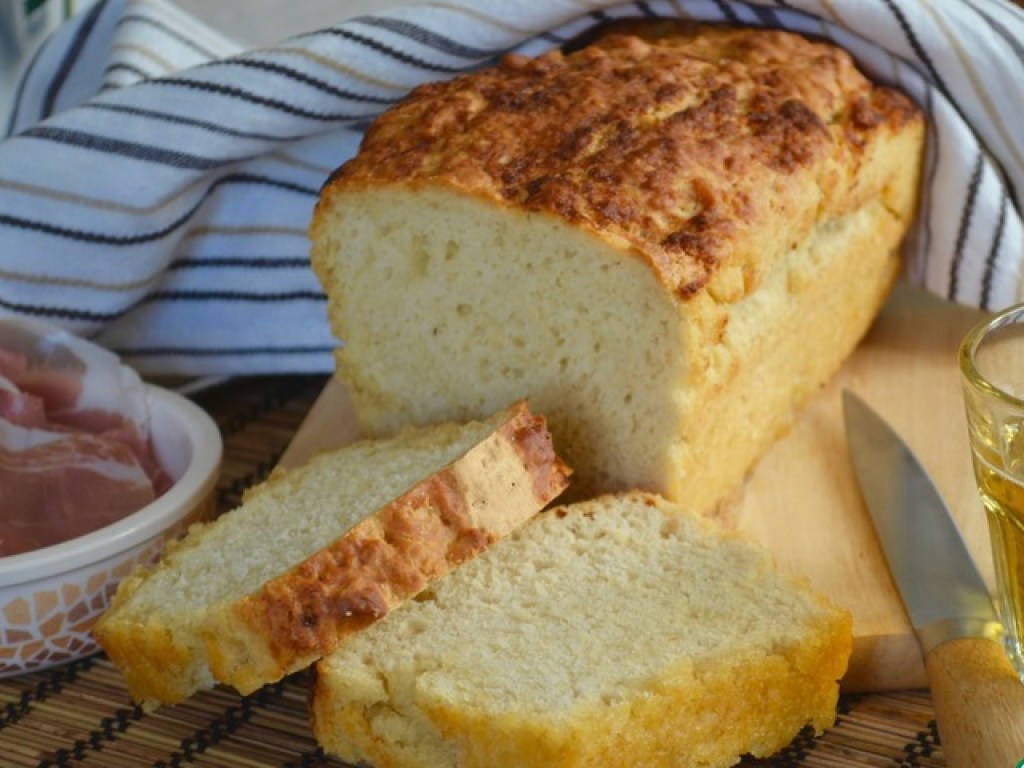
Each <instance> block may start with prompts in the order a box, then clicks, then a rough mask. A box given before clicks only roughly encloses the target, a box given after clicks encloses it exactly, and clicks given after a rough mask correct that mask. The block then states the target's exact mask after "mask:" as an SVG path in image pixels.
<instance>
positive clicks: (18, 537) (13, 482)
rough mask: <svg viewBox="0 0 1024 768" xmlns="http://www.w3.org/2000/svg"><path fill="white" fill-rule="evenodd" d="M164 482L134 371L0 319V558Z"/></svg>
mask: <svg viewBox="0 0 1024 768" xmlns="http://www.w3.org/2000/svg"><path fill="white" fill-rule="evenodd" d="M170 484H171V480H170V478H169V477H168V476H167V474H166V473H165V472H164V471H163V470H162V469H161V467H160V465H159V463H158V462H157V461H156V458H155V457H154V456H153V454H152V450H151V448H150V441H149V420H148V411H147V407H146V399H145V387H144V386H143V384H142V381H141V380H140V379H139V377H138V375H137V374H136V373H135V372H134V371H132V370H131V369H129V368H126V367H125V366H123V365H121V363H120V361H119V360H118V359H117V357H116V356H114V355H112V354H110V353H109V352H107V351H105V350H102V349H100V348H98V347H95V346H93V345H91V344H89V343H87V342H84V341H82V340H81V339H77V338H75V337H74V336H71V335H70V334H67V333H66V332H63V331H60V330H56V329H52V328H50V327H48V326H45V325H42V324H39V323H34V322H31V321H25V320H21V319H10V320H0V556H5V555H13V554H19V553H21V552H26V551H30V550H32V549H36V548H39V547H45V546H50V545H52V544H57V543H59V542H62V541H66V540H68V539H71V538H74V537H76V536H81V535H83V534H86V533H89V532H92V531H94V530H97V529H99V528H101V527H103V526H105V525H108V524H110V523H112V522H115V521H116V520H119V519H121V518H122V517H124V516H126V515H128V514H131V513H132V512H135V511H137V510H138V509H140V508H141V507H143V506H145V505H146V504H148V503H149V502H151V501H152V500H153V499H154V498H156V497H157V496H159V495H160V494H161V493H163V492H164V491H165V490H166V489H167V488H168V487H169V486H170Z"/></svg>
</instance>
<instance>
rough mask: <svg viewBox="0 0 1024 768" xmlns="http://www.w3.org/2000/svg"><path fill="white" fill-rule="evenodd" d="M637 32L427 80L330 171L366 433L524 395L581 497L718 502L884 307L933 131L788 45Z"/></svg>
mask: <svg viewBox="0 0 1024 768" xmlns="http://www.w3.org/2000/svg"><path fill="white" fill-rule="evenodd" d="M631 32H632V33H633V34H630V35H622V34H615V35H609V36H606V37H604V38H602V39H600V40H598V41H597V42H596V43H594V44H592V45H590V46H587V47H584V48H583V49H581V50H579V51H578V52H575V53H572V54H570V55H563V54H562V53H559V52H553V53H549V54H545V55H543V56H540V57H539V58H536V59H533V60H528V59H526V58H523V57H520V56H508V57H506V58H505V59H504V60H503V61H502V62H501V64H500V66H498V67H495V68H493V69H488V70H485V71H481V72H478V73H474V74H471V75H468V76H464V77H459V78H456V79H455V80H452V81H450V82H443V83H436V84H430V85H426V86H423V87H421V88H418V89H417V90H416V91H414V92H413V93H412V94H411V95H410V96H409V97H408V98H407V99H406V100H405V101H403V102H402V103H400V104H399V105H398V106H396V107H395V108H393V109H392V110H390V111H389V112H387V113H385V114H384V115H382V116H381V117H380V118H379V119H378V120H377V121H376V122H375V123H374V124H373V125H372V127H371V128H370V129H369V131H368V132H367V134H366V137H365V140H364V142H363V145H362V147H361V149H360V151H359V153H358V154H357V156H356V157H354V158H353V159H352V160H350V161H349V162H347V163H346V164H345V165H343V166H342V167H341V168H340V169H338V170H337V171H336V172H335V173H334V174H333V176H332V178H331V179H330V180H329V181H328V183H327V184H326V185H325V187H324V189H323V192H322V194H321V197H320V200H319V203H318V205H317V207H316V211H315V214H314V217H313V221H312V224H311V229H310V234H311V238H312V242H313V248H312V259H313V265H314V268H315V269H316V271H317V274H318V275H319V277H320V279H321V282H322V284H323V286H324V289H325V291H326V293H327V295H328V298H329V313H330V318H331V321H332V325H333V328H334V331H335V333H336V335H337V336H338V337H339V338H340V339H342V340H343V341H344V348H343V349H341V351H340V352H339V355H338V360H337V363H338V371H339V374H340V376H341V377H342V379H343V380H344V382H345V383H346V385H347V386H348V388H349V390H350V393H351V396H352V399H353V402H354V405H355V408H356V411H357V416H358V420H359V422H360V424H361V426H362V428H363V429H364V430H365V432H366V433H367V434H371V435H387V434H392V433H394V432H395V431H396V430H398V429H400V428H402V427H403V426H405V425H408V424H419V423H424V422H429V421H433V420H437V419H442V418H443V419H455V420H461V419H466V418H474V417H479V416H480V415H481V414H484V413H487V412H489V411H492V410H493V409H494V408H496V407H497V406H498V405H499V404H500V403H502V402H508V401H510V400H511V399H514V398H518V397H527V396H528V397H529V398H530V402H531V404H532V405H533V407H534V408H536V409H537V410H538V411H540V412H542V413H544V414H545V415H546V416H547V418H548V420H549V424H550V426H551V430H552V433H553V434H554V436H555V440H556V443H557V444H558V445H559V450H560V451H561V452H562V453H563V456H564V457H565V459H566V460H567V461H568V462H569V464H570V465H572V466H573V469H574V483H573V488H574V489H575V497H576V498H581V497H585V496H587V495H592V494H595V493H597V492H603V491H614V490H629V489H632V488H643V489H649V490H652V491H656V492H659V493H660V494H662V495H664V496H666V497H668V498H670V499H674V500H681V501H685V502H686V504H687V505H688V506H692V507H694V508H696V509H698V510H708V509H710V508H712V507H714V506H715V505H716V504H717V503H718V502H719V500H721V499H722V498H723V497H724V496H725V495H727V494H728V493H730V492H731V491H732V490H733V489H734V488H736V487H737V486H738V484H739V482H740V481H741V479H742V477H743V476H744V474H745V472H746V471H747V470H748V469H749V467H750V466H751V465H752V463H753V462H754V461H755V460H756V458H757V457H758V456H759V455H760V454H761V453H763V451H764V450H765V448H766V447H767V446H768V445H769V444H770V443H771V442H772V441H773V440H775V439H777V438H778V436H780V435H781V434H782V433H783V432H784V431H785V430H786V429H787V428H788V426H789V425H790V424H791V423H792V419H793V418H794V413H795V411H796V410H797V409H798V408H799V407H800V405H801V404H802V403H804V402H805V401H806V400H807V399H808V398H809V396H810V394H811V393H813V392H815V391H816V390H818V389H819V388H820V387H821V385H822V384H823V383H824V382H825V381H826V380H827V379H828V378H829V377H830V376H831V375H832V374H833V373H834V372H835V371H836V370H837V368H838V366H839V365H840V364H841V362H842V361H843V359H844V358H845V357H847V355H848V354H849V353H850V352H851V350H852V349H853V348H854V347H855V345H856V343H857V342H858V340H859V339H860V338H861V336H862V335H863V334H864V332H865V330H866V329H867V328H868V326H869V325H870V323H871V321H872V319H873V317H874V316H875V314H876V312H877V310H878V309H879V307H880V305H881V304H882V303H883V300H884V298H885V297H886V295H887V292H888V291H889V288H890V286H891V283H892V282H893V279H894V276H895V275H896V274H897V270H898V267H899V257H898V248H899V244H900V241H901V239H902V237H903V235H904V232H905V231H906V229H907V226H908V223H909V222H910V221H911V219H912V217H913V215H914V211H915V205H916V195H917V187H918V180H919V173H920V157H921V149H922V141H923V120H922V117H921V115H920V113H919V111H918V110H917V108H916V107H915V106H914V105H913V104H912V103H911V102H910V101H909V100H908V99H907V98H905V97H904V96H903V95H902V94H900V93H898V92H896V91H893V90H890V89H888V88H884V87H877V86H875V85H873V84H872V83H870V82H869V81H868V80H866V79H865V78H864V77H863V76H862V75H861V74H860V73H859V72H858V71H857V69H856V68H855V66H854V64H853V62H852V60H851V58H850V56H849V55H847V54H846V53H845V52H843V51H841V50H839V49H837V48H835V47H833V46H831V45H827V44H824V43H817V42H810V41H808V40H806V39H803V38H801V37H799V36H797V35H795V34H791V33H786V32H781V31H766V30H749V29H742V28H729V27H716V26H706V25H705V26H681V25H676V24H656V25H653V26H651V27H650V28H645V27H644V26H643V25H638V26H637V27H636V28H635V29H633V30H631Z"/></svg>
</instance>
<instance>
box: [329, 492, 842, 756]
mask: <svg viewBox="0 0 1024 768" xmlns="http://www.w3.org/2000/svg"><path fill="white" fill-rule="evenodd" d="M851 644H852V640H851V619H850V616H849V614H848V613H846V612H845V611H842V610H839V609H837V608H835V607H833V606H832V605H830V604H829V603H828V602H826V601H825V600H824V599H823V598H822V597H820V596H818V595H817V594H815V593H814V592H812V591H811V589H810V588H809V587H808V586H807V585H806V584H803V583H798V582H795V581H793V580H791V579H790V578H787V577H784V576H783V575H781V574H780V573H779V572H778V571H776V570H775V568H774V566H773V564H772V562H771V561H770V559H769V557H768V555H767V554H766V553H765V552H764V551H763V550H761V549H760V548H758V547H756V546H754V545H753V544H751V543H750V542H748V541H746V540H744V539H742V538H740V537H739V536H737V535H733V534H723V533H722V532H720V531H719V530H717V529H714V528H712V527H711V526H710V524H708V523H706V522H705V521H704V520H703V519H702V518H699V517H697V516H695V515H691V514H688V513H686V512H684V511H683V509H682V508H681V507H679V506H677V505H674V504H671V503H669V502H666V501H664V500H662V499H660V498H658V497H654V496H650V495H646V494H641V493H632V494H626V495H620V496H605V497H601V498H598V499H595V500H592V501H588V502H580V503H577V504H574V505H572V506H561V507H556V508H554V509H551V510H548V511H546V512H544V513H542V514H541V515H539V516H538V517H536V518H534V519H533V520H531V521H530V522H529V523H527V524H526V525H524V526H523V527H522V528H520V529H519V530H518V531H516V532H515V533H514V534H513V535H511V536H509V537H508V538H506V539H504V540H502V541H501V542H499V543H498V544H496V545H495V546H494V547H493V548H491V549H490V550H489V551H488V552H486V553H485V554H483V555H481V556H480V557H479V558H476V559H475V560H474V561H473V562H471V563H467V564H466V565H465V566H463V567H461V568H459V569H458V570H456V571H454V572H453V573H451V574H449V575H448V576H447V577H445V578H444V579H443V580H441V581H439V582H438V583H437V584H435V585H434V586H432V587H431V588H430V589H428V590H425V591H424V592H422V593H421V594H420V595H418V596H417V598H416V599H415V600H411V601H409V602H408V603H406V604H405V605H403V606H402V607H401V608H400V609H399V610H396V611H395V612H394V613H393V614H392V615H391V616H390V617H388V620H387V621H385V622H381V623H379V624H376V625H374V626H373V627H370V628H369V629H368V630H367V631H366V632H364V633H361V634H360V635H359V637H357V638H354V639H353V641H352V642H351V643H348V644H347V645H346V646H345V647H344V648H342V649H339V650H338V651H336V652H335V653H333V654H331V655H330V656H328V657H326V658H324V659H323V660H321V661H320V662H319V663H318V664H317V666H316V683H315V686H314V692H313V696H312V703H311V707H312V721H313V729H314V733H315V735H316V738H317V740H318V741H319V742H320V744H321V745H323V746H324V747H325V748H326V750H327V751H329V752H331V753H333V754H335V755H337V756H339V757H341V758H342V759H344V760H347V761H352V762H358V761H366V763H368V764H371V765H373V766H374V767H375V768H532V767H534V766H536V767H537V768H570V766H571V767H572V768H584V767H585V766H586V767H591V766H592V767H593V768H598V767H600V768H611V767H612V766H622V767H623V768H626V767H628V768H633V767H634V766H644V768H658V767H659V766H665V767H666V768H667V767H668V766H672V768H678V766H687V768H719V767H720V766H721V767H724V766H728V765H732V764H734V763H735V762H737V761H738V760H739V758H740V756H742V755H743V754H745V753H747V752H750V753H752V754H754V755H757V756H766V755H769V754H772V753H774V752H776V751H778V750H779V749H781V748H783V747H784V746H785V745H787V744H788V743H789V742H790V741H791V740H792V739H793V737H794V736H795V735H796V734H797V733H798V732H799V731H800V730H801V729H802V728H803V727H804V726H805V725H806V724H810V725H811V726H812V727H813V728H814V729H815V730H816V731H821V730H822V729H824V728H826V727H828V726H829V725H831V724H832V723H833V722H834V718H835V705H836V700H837V697H838V684H837V681H838V680H839V678H841V677H842V675H843V674H844V672H845V670H846V665H847V662H848V659H849V655H850V649H851Z"/></svg>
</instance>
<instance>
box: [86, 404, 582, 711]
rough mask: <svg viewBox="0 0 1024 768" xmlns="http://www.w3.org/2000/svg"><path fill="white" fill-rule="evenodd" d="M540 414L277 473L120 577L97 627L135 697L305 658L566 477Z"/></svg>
mask: <svg viewBox="0 0 1024 768" xmlns="http://www.w3.org/2000/svg"><path fill="white" fill-rule="evenodd" d="M567 476H568V468H567V467H566V466H565V465H564V464H563V463H562V462H561V461H560V460H559V459H558V457H557V456H556V455H555V452H554V449H553V447H552V444H551V438H550V435H549V434H548V432H547V428H546V425H545V422H544V419H543V417H541V416H536V415H534V414H533V413H531V412H530V410H529V408H528V406H527V405H526V403H525V402H519V403H516V404H514V405H513V406H511V407H509V408H508V409H507V410H505V411H503V412H501V413H499V414H497V415H495V416H494V417H492V418H491V419H490V420H488V421H484V422H472V423H468V424H443V425H438V426H433V427H426V428H422V429H416V430H409V431H406V432H404V433H402V434H400V435H399V436H397V437H395V438H393V439H389V440H376V441H372V440H367V441H362V442H358V443H355V444H352V445H349V446H347V447H345V448H342V449H340V450H337V451H333V452H329V453H325V454H322V455H320V456H318V457H316V458H315V459H313V460H312V461H311V462H309V463H308V464H307V465H305V466H302V467H300V468H296V469H293V470H291V471H278V472H275V473H274V474H273V475H272V476H271V478H270V479H269V480H268V481H267V482H265V483H263V484H262V485H260V486H257V487H256V488H254V489H252V490H251V491H250V492H249V493H247V494H246V496H245V497H244V499H243V503H242V505H241V506H240V507H238V508H237V509H235V510H233V511H231V512H229V513H227V514H225V515H223V516H221V517H220V518H219V519H217V520H216V521H214V522H212V523H210V524H207V525H203V526H198V527H194V528H193V529H192V530H191V531H190V532H189V535H188V536H187V537H186V538H185V539H184V540H183V541H182V542H181V543H180V544H178V545H176V546H174V547H172V548H171V549H170V550H169V551H168V552H167V553H166V555H165V556H164V557H163V558H162V560H161V561H160V563H159V564H158V565H156V566H155V567H154V568H152V569H151V570H149V571H144V572H141V573H138V574H136V575H134V576H132V577H131V578H129V579H127V580H126V581H125V582H123V583H122V584H121V586H120V588H119V590H118V592H117V594H116V596H115V598H114V600H113V603H112V606H111V608H110V609H109V610H108V611H107V613H106V614H105V615H104V616H103V617H102V618H101V619H100V621H99V623H98V624H97V626H96V628H95V630H94V631H95V635H96V638H97V640H98V641H99V642H100V644H101V645H102V646H103V648H104V649H105V650H106V652H107V654H108V655H109V656H110V658H111V659H112V660H113V661H114V663H115V664H117V666H118V667H120V669H121V670H122V672H123V673H124V675H125V678H126V679H127V683H128V687H129V690H130V691H131V694H132V696H133V697H134V698H135V699H136V700H137V701H139V702H141V703H142V704H143V705H144V706H147V707H152V706H155V705H156V704H158V703H174V702H177V701H180V700H182V699H184V698H185V697H187V696H188V695H190V694H191V693H193V692H195V691H196V690H199V689H202V688H207V687H210V686H211V685H213V684H214V682H215V681H219V682H223V683H228V684H230V685H232V686H234V687H235V688H237V689H238V690H239V691H241V692H242V693H248V692H251V691H253V690H255V689H256V688H258V687H259V686H261V685H263V684H265V683H268V682H273V681H275V680H278V679H280V678H281V677H283V676H284V675H286V674H288V673H290V672H293V671H295V670H297V669H301V668H303V667H306V666H308V665H309V664H311V663H312V662H313V661H315V660H316V659H318V658H319V657H321V656H322V655H324V654H325V653H328V652H330V651H331V650H333V649H334V648H335V647H337V646H338V644H339V643H340V642H341V641H342V640H343V639H345V638H346V637H348V636H350V635H352V634H353V633H355V632H356V631H357V630H360V629H362V628H364V627H366V626H367V625H369V624H371V623H373V622H374V621H376V620H377V619H379V618H380V617H382V616H384V615H385V614H387V613H388V612H389V611H391V610H392V609H393V608H394V607H395V606H397V605H398V604H400V603H401V602H402V601H403V600H405V599H407V598H408V597H410V596H412V595H414V594H416V593H417V592H419V591H420V590H421V589H423V587H424V586H426V585H427V584H428V583H429V582H430V581H431V580H433V579H435V578H437V577H439V576H441V575H443V574H445V573H446V572H447V571H449V570H450V569H451V568H452V567H454V566H456V565H458V564H459V563H462V562H464V561H466V560H468V559H470V558H472V557H474V556H475V555H477V554H478V553H480V552H481V551H483V550H484V549H486V548H487V547H488V546H490V545H491V544H492V543H493V542H494V541H496V540H497V539H499V538H500V537H502V536H505V535H506V534H508V533H510V532H511V531H512V530H513V529H515V528H516V527H517V526H518V525H520V524H521V523H522V522H524V521H525V520H527V519H528V518H529V517H531V516H532V515H534V514H536V513H537V512H538V511H539V510H540V509H541V508H543V507H544V505H545V504H547V503H548V502H549V501H550V500H551V499H552V498H554V497H555V496H556V495H558V493H559V492H560V491H561V490H562V489H563V488H564V487H565V486H566V483H567Z"/></svg>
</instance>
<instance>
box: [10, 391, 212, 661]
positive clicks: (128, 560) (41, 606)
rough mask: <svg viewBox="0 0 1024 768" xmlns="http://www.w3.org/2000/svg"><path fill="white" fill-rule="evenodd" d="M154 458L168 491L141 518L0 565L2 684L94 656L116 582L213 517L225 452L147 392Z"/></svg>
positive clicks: (159, 394) (188, 414)
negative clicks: (167, 479)
mask: <svg viewBox="0 0 1024 768" xmlns="http://www.w3.org/2000/svg"><path fill="white" fill-rule="evenodd" d="M146 397H147V400H148V405H149V412H150V419H151V422H150V429H151V435H152V441H153V447H154V450H155V453H156V458H157V460H158V461H159V462H160V464H161V466H162V467H163V468H164V470H165V471H166V472H167V473H168V474H169V475H170V476H171V478H172V479H173V480H174V484H173V485H172V486H171V487H170V488H169V489H168V490H167V491H166V492H165V493H164V494H163V495H162V496H160V497H159V498H158V499H156V500H155V501H153V503H151V504H148V505H146V506H145V507H143V508H142V509H140V510H139V511H138V512H135V513H134V514H131V515H129V516H128V517H126V518H124V519H122V520H119V521H118V522H116V523H112V524H111V525H108V526H106V527H104V528H101V529H99V530H97V531H93V532H92V533H88V534H86V535H84V536H80V537H78V538H76V539H71V540H70V541H66V542H63V543H61V544H55V545H54V546H52V547H44V548H43V549H37V550H34V551H32V552H25V553H24V554H20V555H11V556H8V557H3V558H0V678H2V677H9V676H11V675H17V674H21V673H23V672H29V671H31V670H36V669H43V668H45V667H49V666H53V665H55V664H62V663H64V662H67V661H71V660H73V659H77V658H81V657H83V656H86V655H88V654H90V653H93V652H94V651H96V650H97V646H96V642H95V641H94V640H93V639H92V636H91V634H90V630H91V629H92V626H93V624H94V623H95V622H96V619H97V618H98V617H99V615H100V614H101V613H102V612H103V611H104V610H106V608H107V605H108V604H109V601H110V597H111V596H112V595H113V593H114V590H115V589H117V585H118V584H119V583H120V581H121V579H123V578H124V577H125V576H127V575H128V574H130V573H131V572H132V571H133V570H134V569H135V568H136V567H137V566H139V565H145V564H148V563H150V562H152V561H153V560H154V559H155V558H156V556H157V555H158V554H159V553H160V551H161V550H162V548H163V546H164V545H165V544H166V543H167V542H168V540H170V539H171V538H174V537H176V536H178V535H180V534H181V533H183V532H184V531H185V530H186V529H187V528H188V526H189V525H190V524H192V523H193V522H196V521H198V520H201V519H204V518H206V517H207V516H208V515H209V514H210V513H212V511H213V507H214V503H215V495H214V491H215V487H216V483H217V475H218V471H219V469H220V461H221V453H222V450H223V448H222V443H221V437H220V431H219V430H218V429H217V425H216V424H214V422H213V420H212V419H211V418H210V417H209V416H208V415H207V414H206V413H205V412H204V411H203V410H202V409H201V408H199V407H198V406H196V405H195V404H193V403H192V402H190V401H189V400H186V399H185V398H184V397H181V396H180V395H177V394H174V393H173V392H169V391H167V390H165V389H160V388H159V387H155V386H152V385H148V386H147V387H146Z"/></svg>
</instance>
